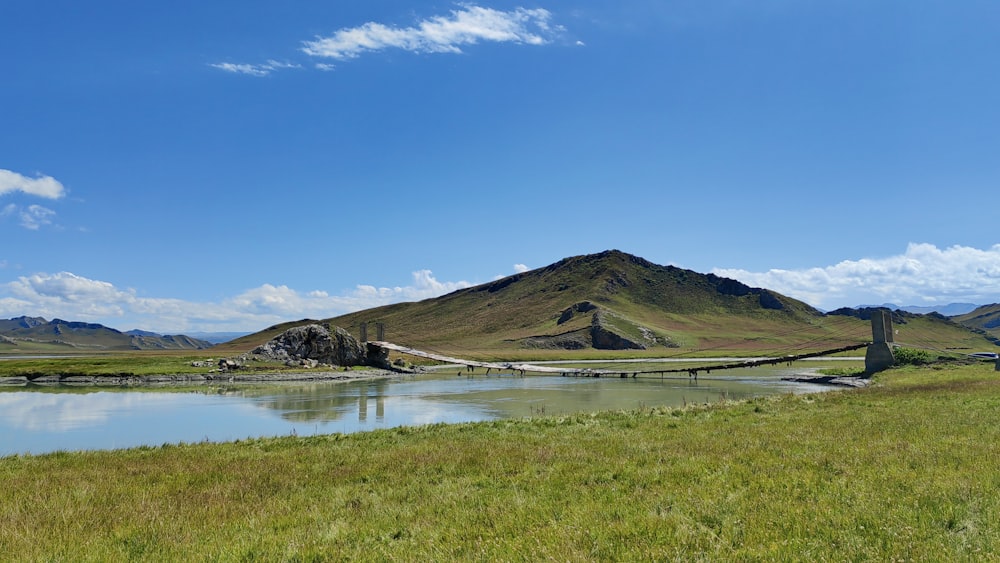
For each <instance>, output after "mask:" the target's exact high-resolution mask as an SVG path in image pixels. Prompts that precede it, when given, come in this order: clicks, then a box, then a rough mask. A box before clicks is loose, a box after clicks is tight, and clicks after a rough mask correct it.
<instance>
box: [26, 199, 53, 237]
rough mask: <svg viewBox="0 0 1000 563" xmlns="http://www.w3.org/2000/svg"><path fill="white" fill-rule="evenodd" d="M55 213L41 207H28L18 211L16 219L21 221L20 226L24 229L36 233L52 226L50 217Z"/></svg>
mask: <svg viewBox="0 0 1000 563" xmlns="http://www.w3.org/2000/svg"><path fill="white" fill-rule="evenodd" d="M55 214H56V212H55V211H52V210H51V209H49V208H47V207H42V206H41V205H29V206H28V207H26V208H24V209H22V210H20V212H19V213H18V217H19V218H20V219H21V226H22V227H24V228H25V229H30V230H32V231H37V230H38V229H40V228H41V227H43V226H46V225H51V224H52V217H54V216H55Z"/></svg>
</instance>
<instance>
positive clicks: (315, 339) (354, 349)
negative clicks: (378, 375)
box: [250, 324, 368, 366]
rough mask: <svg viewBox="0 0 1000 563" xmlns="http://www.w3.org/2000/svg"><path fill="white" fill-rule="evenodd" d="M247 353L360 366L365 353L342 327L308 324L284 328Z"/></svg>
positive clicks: (266, 356) (294, 360)
mask: <svg viewBox="0 0 1000 563" xmlns="http://www.w3.org/2000/svg"><path fill="white" fill-rule="evenodd" d="M250 356H252V357H255V358H257V359H266V360H272V361H279V362H289V361H292V362H297V361H300V360H316V361H317V362H321V363H324V364H330V365H335V366H363V365H368V364H367V353H366V350H365V348H364V347H363V346H361V344H360V343H358V341H357V340H356V339H355V338H354V337H353V336H351V335H350V334H349V333H348V332H347V331H346V330H344V329H342V328H340V327H331V326H330V325H320V324H310V325H304V326H297V327H293V328H290V329H288V330H286V331H285V332H283V333H281V334H279V335H278V336H276V337H274V338H273V339H271V340H270V341H268V342H266V343H264V344H262V345H260V346H258V347H257V348H254V349H253V350H252V351H251V352H250Z"/></svg>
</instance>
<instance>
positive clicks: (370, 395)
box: [240, 379, 389, 422]
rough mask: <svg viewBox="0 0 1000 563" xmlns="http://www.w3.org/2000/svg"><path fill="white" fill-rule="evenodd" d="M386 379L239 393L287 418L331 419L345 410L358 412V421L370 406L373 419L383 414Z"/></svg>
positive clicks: (364, 416)
mask: <svg viewBox="0 0 1000 563" xmlns="http://www.w3.org/2000/svg"><path fill="white" fill-rule="evenodd" d="M388 385H389V382H388V381H386V380H384V379H378V380H374V381H365V382H357V383H335V384H330V383H325V384H324V383H318V384H315V385H304V386H298V385H297V386H295V387H289V388H282V389H281V394H280V395H276V394H274V389H273V388H271V389H266V388H265V389H251V390H246V391H245V392H242V393H240V395H241V396H243V397H247V398H252V399H254V404H256V405H257V406H260V407H266V408H269V409H273V410H276V411H279V412H280V413H281V418H283V419H285V420H288V421H290V422H333V421H335V420H340V419H341V418H343V417H344V415H345V414H348V413H351V412H353V411H354V410H355V409H356V410H357V413H358V421H359V422H366V421H367V419H368V415H369V413H370V409H372V408H373V409H374V414H375V418H376V421H378V422H381V421H382V420H383V418H384V417H385V395H386V389H387V387H388Z"/></svg>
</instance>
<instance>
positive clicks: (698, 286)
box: [226, 250, 870, 356]
mask: <svg viewBox="0 0 1000 563" xmlns="http://www.w3.org/2000/svg"><path fill="white" fill-rule="evenodd" d="M327 320H328V321H329V322H331V323H333V324H335V325H338V326H342V327H344V328H347V329H348V330H350V331H351V332H352V333H354V334H358V333H359V331H360V326H361V324H362V323H364V322H367V323H369V330H368V336H369V339H375V336H376V334H375V323H383V324H384V326H385V328H386V340H389V341H392V342H397V343H401V344H406V345H410V346H414V347H423V348H425V349H431V350H438V351H447V352H452V353H462V352H470V353H475V352H484V353H503V355H505V356H511V354H512V353H514V352H517V351H520V352H523V353H524V354H530V355H534V356H539V355H545V353H546V352H545V351H546V350H557V351H560V352H562V353H563V354H564V353H565V352H563V351H565V350H574V349H580V350H583V349H590V350H593V349H600V350H611V349H618V350H620V349H633V350H643V349H645V350H648V351H649V353H650V354H651V355H663V354H664V353H666V352H667V351H669V350H677V351H680V350H688V351H690V350H700V351H705V352H706V353H707V352H708V351H710V350H716V349H726V350H729V351H736V350H753V351H758V352H766V351H777V350H787V349H788V348H790V347H801V346H803V345H805V344H806V343H809V342H812V341H820V342H822V343H823V345H824V346H826V345H829V347H831V348H832V347H836V346H841V345H844V344H847V343H855V342H860V341H862V340H864V339H867V338H870V336H868V335H869V334H870V329H869V328H868V326H867V324H866V323H864V322H862V321H860V320H857V319H844V318H839V319H836V320H835V321H834V322H830V321H829V320H828V319H827V317H825V316H824V315H823V314H822V313H821V312H819V311H818V310H816V309H814V308H813V307H811V306H809V305H807V304H805V303H803V302H801V301H797V300H795V299H791V298H789V297H786V296H784V295H780V294H778V293H775V292H773V291H769V290H767V289H760V288H752V287H748V286H746V285H744V284H742V283H740V282H737V281H735V280H731V279H727V278H721V277H718V276H715V275H712V274H707V275H706V274H699V273H697V272H693V271H691V270H686V269H682V268H677V267H674V266H660V265H656V264H653V263H651V262H649V261H647V260H644V259H642V258H639V257H636V256H632V255H629V254H626V253H623V252H619V251H615V250H611V251H606V252H602V253H599V254H591V255H585V256H574V257H571V258H566V259H564V260H560V261H559V262H556V263H555V264H552V265H550V266H546V267H544V268H539V269H536V270H532V271H529V272H524V273H520V274H516V275H513V276H509V277H506V278H503V279H500V280H497V281H494V282H492V283H488V284H483V285H479V286H476V287H471V288H467V289H462V290H459V291H455V292H453V293H450V294H448V295H445V296H442V297H437V298H434V299H428V300H424V301H420V302H415V303H398V304H393V305H387V306H384V307H378V308H375V309H369V310H366V311H360V312H357V313H351V314H348V315H343V316H341V317H336V318H333V319H327ZM304 322H308V321H306V320H303V321H298V322H295V323H286V324H283V325H277V326H274V327H271V328H270V329H267V330H265V331H263V332H261V333H257V334H255V335H250V336H247V337H244V338H241V339H237V340H235V341H233V342H231V343H229V344H227V345H226V346H233V347H234V348H252V347H253V346H255V345H257V344H259V343H262V342H264V341H266V340H267V339H269V338H271V337H273V336H274V335H276V334H278V333H280V332H281V331H282V330H285V329H287V328H288V327H290V326H293V325H296V324H302V323H304ZM515 355H516V354H515Z"/></svg>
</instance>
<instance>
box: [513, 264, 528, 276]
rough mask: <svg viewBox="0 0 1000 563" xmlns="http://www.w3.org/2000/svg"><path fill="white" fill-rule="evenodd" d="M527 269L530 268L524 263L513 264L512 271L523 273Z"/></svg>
mask: <svg viewBox="0 0 1000 563" xmlns="http://www.w3.org/2000/svg"><path fill="white" fill-rule="evenodd" d="M528 270H530V268H528V267H527V266H525V265H524V264H514V271H515V272H517V273H518V274H523V273H524V272H527V271H528Z"/></svg>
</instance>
